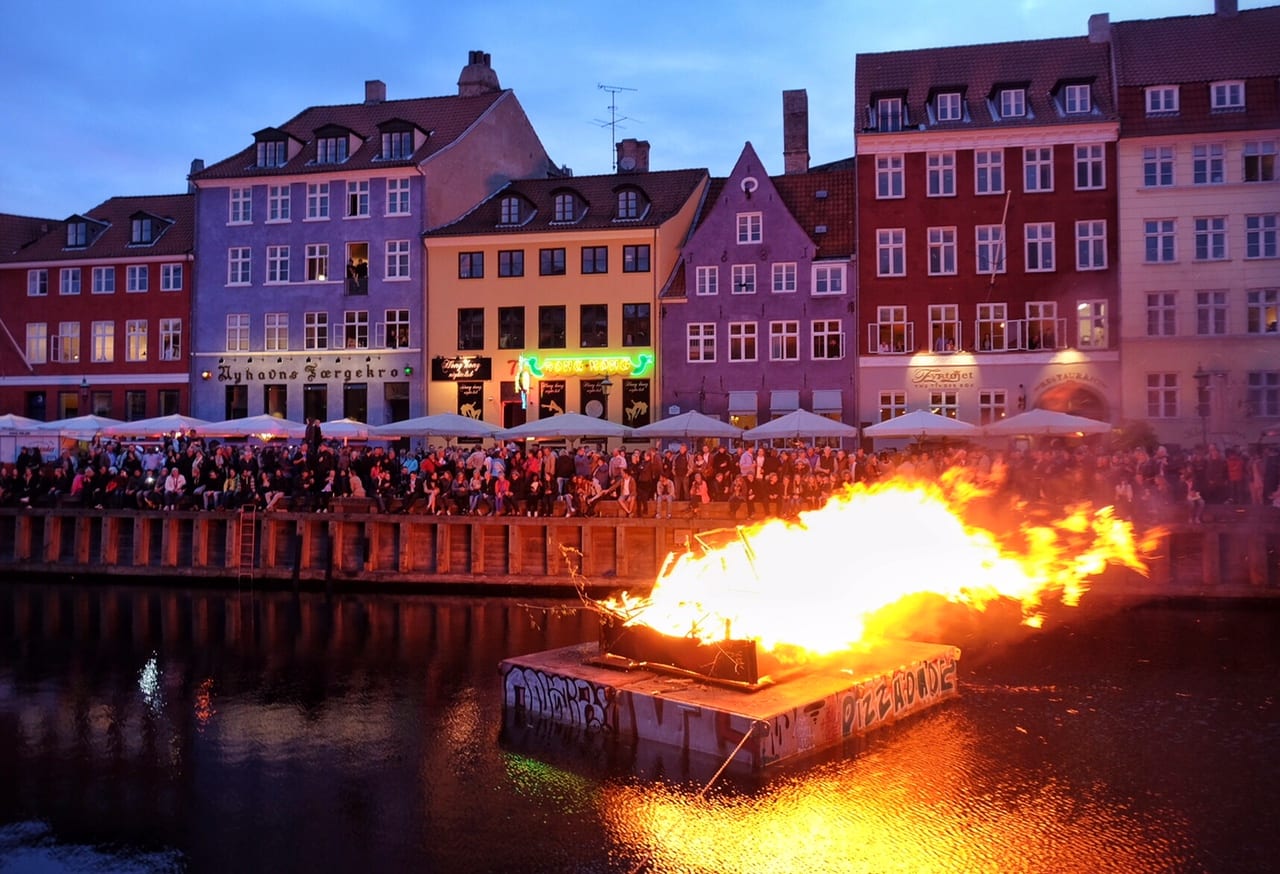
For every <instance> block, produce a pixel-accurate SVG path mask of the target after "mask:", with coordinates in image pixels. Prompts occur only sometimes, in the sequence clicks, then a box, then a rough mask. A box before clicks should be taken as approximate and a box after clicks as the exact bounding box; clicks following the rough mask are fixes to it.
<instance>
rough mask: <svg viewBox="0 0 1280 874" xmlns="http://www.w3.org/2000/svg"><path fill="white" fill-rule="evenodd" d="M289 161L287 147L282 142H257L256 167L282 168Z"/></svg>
mask: <svg viewBox="0 0 1280 874" xmlns="http://www.w3.org/2000/svg"><path fill="white" fill-rule="evenodd" d="M288 160H289V146H288V144H287V143H286V142H285V141H284V140H259V141H258V166H259V167H283V166H284V165H285V163H286V162H288Z"/></svg>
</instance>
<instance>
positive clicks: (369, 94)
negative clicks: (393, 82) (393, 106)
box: [364, 79, 387, 105]
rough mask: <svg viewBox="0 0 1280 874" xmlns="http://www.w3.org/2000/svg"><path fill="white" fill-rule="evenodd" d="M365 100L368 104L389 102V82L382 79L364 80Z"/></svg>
mask: <svg viewBox="0 0 1280 874" xmlns="http://www.w3.org/2000/svg"><path fill="white" fill-rule="evenodd" d="M364 102H365V104H366V105H368V104H373V103H386V102H387V83H386V82H383V81H382V80H381V79H365V80H364Z"/></svg>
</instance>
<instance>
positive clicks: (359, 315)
mask: <svg viewBox="0 0 1280 874" xmlns="http://www.w3.org/2000/svg"><path fill="white" fill-rule="evenodd" d="M342 345H343V346H344V347H345V348H347V349H368V348H369V311H368V310H347V311H346V312H344V313H343V314H342Z"/></svg>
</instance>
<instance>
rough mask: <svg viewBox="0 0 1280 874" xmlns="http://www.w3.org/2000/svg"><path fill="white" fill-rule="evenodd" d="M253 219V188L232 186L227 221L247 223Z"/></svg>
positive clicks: (236, 223) (233, 223)
mask: <svg viewBox="0 0 1280 874" xmlns="http://www.w3.org/2000/svg"><path fill="white" fill-rule="evenodd" d="M252 221H253V189H252V188H232V189H231V203H230V209H229V215H228V217H227V223H228V224H232V225H247V224H249V223H250V222H252Z"/></svg>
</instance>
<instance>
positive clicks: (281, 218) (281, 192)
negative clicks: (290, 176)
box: [267, 185, 289, 222]
mask: <svg viewBox="0 0 1280 874" xmlns="http://www.w3.org/2000/svg"><path fill="white" fill-rule="evenodd" d="M267 221H268V222H287V221H289V186H288V185H268V186H267Z"/></svg>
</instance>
